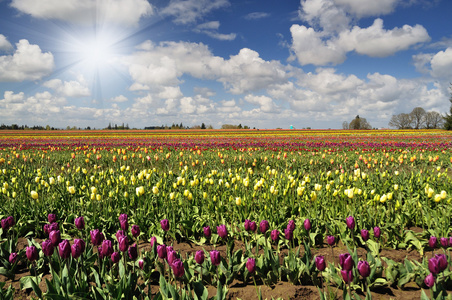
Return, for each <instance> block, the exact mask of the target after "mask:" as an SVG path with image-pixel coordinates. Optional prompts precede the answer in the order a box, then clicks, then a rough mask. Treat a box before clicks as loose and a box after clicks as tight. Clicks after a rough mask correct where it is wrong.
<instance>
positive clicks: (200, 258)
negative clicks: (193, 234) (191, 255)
mask: <svg viewBox="0 0 452 300" xmlns="http://www.w3.org/2000/svg"><path fill="white" fill-rule="evenodd" d="M195 261H196V263H198V264H200V265H201V264H202V263H203V262H204V251H203V250H198V251H196V253H195Z"/></svg>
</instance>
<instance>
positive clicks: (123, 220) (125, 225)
mask: <svg viewBox="0 0 452 300" xmlns="http://www.w3.org/2000/svg"><path fill="white" fill-rule="evenodd" d="M119 225H120V226H121V229H122V230H124V231H127V229H129V221H128V216H127V215H126V214H121V215H120V216H119Z"/></svg>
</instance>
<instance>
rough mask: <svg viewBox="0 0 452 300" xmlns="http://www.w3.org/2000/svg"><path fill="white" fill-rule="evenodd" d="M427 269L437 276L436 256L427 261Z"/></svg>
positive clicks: (438, 270) (438, 269)
mask: <svg viewBox="0 0 452 300" xmlns="http://www.w3.org/2000/svg"><path fill="white" fill-rule="evenodd" d="M428 269H429V271H430V272H432V273H433V274H438V273H439V272H440V268H439V264H438V259H437V258H436V256H435V257H432V258H430V259H429V260H428Z"/></svg>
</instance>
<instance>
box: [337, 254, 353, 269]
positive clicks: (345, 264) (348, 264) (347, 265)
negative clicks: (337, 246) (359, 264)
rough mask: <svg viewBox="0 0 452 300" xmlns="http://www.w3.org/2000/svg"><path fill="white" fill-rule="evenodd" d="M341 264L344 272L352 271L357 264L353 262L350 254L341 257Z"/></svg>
mask: <svg viewBox="0 0 452 300" xmlns="http://www.w3.org/2000/svg"><path fill="white" fill-rule="evenodd" d="M339 264H340V266H341V267H342V269H343V270H347V271H350V270H351V269H352V268H353V266H354V264H355V262H354V261H353V258H352V256H351V255H350V253H344V254H341V255H339Z"/></svg>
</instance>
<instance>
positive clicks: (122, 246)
mask: <svg viewBox="0 0 452 300" xmlns="http://www.w3.org/2000/svg"><path fill="white" fill-rule="evenodd" d="M118 242H119V250H120V251H121V252H125V251H127V249H129V238H128V237H127V236H121V237H119V241H118Z"/></svg>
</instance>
